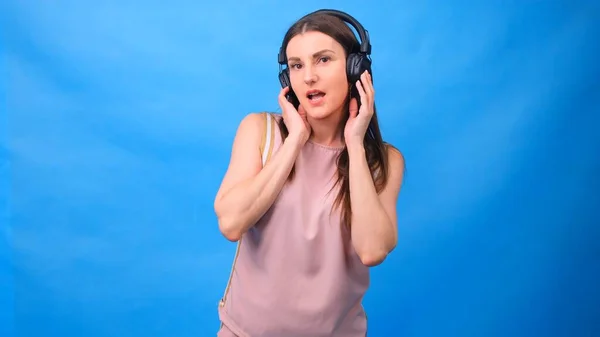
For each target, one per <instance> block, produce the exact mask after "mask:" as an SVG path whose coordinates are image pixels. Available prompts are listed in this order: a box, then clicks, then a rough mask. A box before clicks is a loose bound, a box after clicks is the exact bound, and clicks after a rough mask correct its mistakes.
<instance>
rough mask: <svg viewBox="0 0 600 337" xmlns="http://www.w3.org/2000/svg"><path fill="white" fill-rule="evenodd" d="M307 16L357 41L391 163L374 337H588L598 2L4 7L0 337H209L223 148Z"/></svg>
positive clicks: (268, 84) (594, 291) (599, 297)
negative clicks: (369, 49)
mask: <svg viewBox="0 0 600 337" xmlns="http://www.w3.org/2000/svg"><path fill="white" fill-rule="evenodd" d="M321 7H329V8H337V9H341V10H345V11H348V12H349V13H350V14H352V15H354V16H355V17H356V18H357V19H359V20H360V21H361V22H362V23H363V24H364V25H365V26H366V27H367V29H368V30H369V31H370V34H371V38H372V44H373V59H374V69H373V72H374V79H375V87H376V90H377V98H378V102H377V104H378V109H379V112H380V121H381V125H382V129H383V134H384V137H385V139H387V140H388V141H390V142H392V143H393V144H395V145H396V146H398V147H399V148H400V149H401V150H402V151H403V152H404V154H405V157H406V161H407V169H408V171H407V174H406V180H405V184H404V187H403V190H402V192H401V198H400V201H399V203H398V211H399V231H400V241H399V243H398V248H397V249H396V250H395V251H394V253H393V254H392V255H391V256H390V257H389V258H388V260H387V261H386V262H385V264H384V265H382V266H379V267H377V268H374V269H373V270H372V271H373V273H372V275H373V276H372V287H371V289H370V291H369V293H368V295H367V297H366V299H365V306H366V309H367V310H368V314H369V319H370V334H369V336H414V337H421V336H461V337H466V336H570V337H573V336H592V335H594V334H595V335H598V334H600V328H599V325H600V323H599V320H598V318H599V317H600V310H599V307H598V306H599V304H598V303H599V302H600V291H599V287H598V283H599V281H598V279H599V278H598V276H599V273H600V262H599V260H600V258H599V256H600V248H599V245H598V244H597V241H598V239H599V234H600V230H599V229H598V224H599V223H600V221H599V220H600V217H599V215H598V206H599V205H600V197H599V196H598V195H599V193H598V190H599V188H600V178H598V173H599V172H600V170H599V168H600V167H599V166H600V164H599V161H600V160H599V156H598V154H599V153H600V141H599V139H598V135H597V134H598V125H599V124H598V122H599V119H600V118H599V116H598V115H599V110H600V94H599V92H600V85H599V82H598V79H599V78H600V66H599V62H598V42H597V37H598V36H599V34H600V28H599V24H598V22H599V21H600V20H599V18H600V15H599V13H600V11H599V6H598V4H597V3H596V4H594V3H593V2H592V1H589V2H585V1H574V2H567V1H562V2H559V1H485V2H484V1H479V2H469V3H467V2H464V1H458V0H456V1H438V2H433V1H418V2H415V1H410V2H409V1H402V2H391V1H389V2H384V1H377V2H373V3H372V4H371V5H369V6H367V5H365V4H364V2H363V1H348V0H344V1H328V2H323V1H312V0H311V1H302V2H297V3H295V2H276V1H250V2H247V3H246V4H243V3H242V2H238V1H232V0H220V1H217V2H215V3H214V4H213V5H208V4H204V5H199V4H198V2H197V1H179V2H169V4H168V5H167V4H166V3H165V2H159V1H145V2H143V1H70V2H67V1H14V0H13V1H8V2H3V4H2V5H1V8H0V9H1V12H2V13H3V14H1V15H2V16H1V18H2V22H3V28H2V31H3V35H2V52H3V55H4V56H3V64H4V66H3V68H2V70H1V71H2V75H3V78H4V79H7V80H6V81H4V83H3V84H2V89H3V91H4V92H6V94H5V95H3V97H2V98H1V99H2V100H3V102H2V103H3V104H2V105H3V106H5V107H7V109H2V111H3V112H2V115H1V116H2V119H1V120H0V125H1V135H2V149H1V151H2V152H1V153H0V155H1V158H2V163H1V165H0V169H1V172H2V173H1V174H2V178H3V179H2V182H1V184H2V186H1V187H2V188H1V191H2V197H1V198H0V200H2V205H1V206H2V207H1V211H2V214H1V216H2V224H3V225H2V234H3V235H2V241H1V243H0V254H1V257H2V260H1V263H2V264H1V265H0V286H1V289H2V292H1V294H0V296H1V297H0V304H1V306H2V307H1V308H0V309H1V310H0V311H1V315H0V323H1V324H0V335H1V336H23V337H25V336H27V337H29V336H36V337H37V336H67V337H70V336H88V337H96V336H178V337H179V336H181V337H185V336H214V335H215V332H216V331H217V328H218V320H217V314H216V309H217V302H218V300H219V298H220V296H221V295H222V293H223V290H224V287H225V284H226V281H227V278H228V276H229V271H230V266H231V261H232V258H233V253H234V250H235V245H234V244H232V243H230V242H228V241H227V240H225V239H224V238H223V237H222V236H221V235H220V234H219V232H218V229H217V224H216V220H215V216H214V212H213V209H212V202H213V198H214V195H215V193H216V191H217V188H218V185H219V183H220V179H221V178H222V176H223V174H224V172H225V169H226V166H227V162H228V158H229V153H230V147H231V144H232V140H233V136H234V133H235V130H236V128H237V125H238V123H239V122H240V120H241V119H242V118H243V116H245V115H246V114H247V113H249V112H252V111H262V110H271V111H278V106H277V94H278V93H279V83H278V82H277V70H278V66H277V63H276V55H277V51H278V47H279V43H280V40H281V38H282V37H283V34H284V33H285V30H286V29H287V28H288V26H289V25H291V24H292V23H293V21H294V20H295V19H297V18H299V17H300V16H301V15H304V14H305V13H307V12H309V11H312V10H315V9H318V8H321ZM6 224H8V225H6Z"/></svg>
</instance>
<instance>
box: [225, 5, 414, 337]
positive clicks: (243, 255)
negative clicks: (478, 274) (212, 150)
mask: <svg viewBox="0 0 600 337" xmlns="http://www.w3.org/2000/svg"><path fill="white" fill-rule="evenodd" d="M342 19H343V20H342ZM346 22H349V23H351V24H353V25H355V26H356V27H357V28H358V29H359V32H360V35H361V38H362V39H361V40H362V41H361V42H359V41H358V39H357V38H356V37H355V36H354V34H353V32H352V30H351V29H350V27H349V26H348V25H347V24H346ZM369 52H370V45H369V43H368V35H367V34H366V33H364V32H363V31H362V27H361V26H360V25H359V24H358V22H355V20H354V19H353V18H352V17H350V16H348V15H347V14H345V13H342V12H338V11H332V10H322V11H317V12H314V13H311V14H309V15H307V16H305V17H303V18H301V19H300V20H299V21H297V22H296V23H295V24H294V25H292V27H291V28H290V29H289V30H288V32H287V34H286V35H285V38H284V40H283V44H282V47H281V50H280V63H285V64H286V65H287V67H286V68H285V69H283V70H282V71H281V73H280V80H281V82H282V86H284V88H283V89H282V90H281V92H280V94H279V104H280V106H281V108H282V114H281V115H279V114H271V113H251V114H248V115H247V116H246V117H245V118H244V119H243V120H242V122H241V123H240V125H239V128H238V131H237V134H236V137H235V140H234V144H233V149H232V153H231V159H230V164H229V167H228V169H227V172H226V174H225V177H224V179H223V182H222V184H221V187H220V189H219V191H218V193H217V196H216V199H215V205H214V207H215V212H216V214H217V217H218V223H219V229H220V231H221V233H223V235H224V236H225V237H226V238H227V239H228V240H230V241H237V242H238V249H237V252H236V255H235V260H234V265H233V269H232V271H231V276H230V279H229V282H228V284H227V288H226V290H225V296H224V297H223V299H222V300H221V302H220V305H219V317H220V320H221V323H222V324H221V329H220V330H219V332H218V336H224V337H225V336H227V337H231V336H238V337H255V336H256V337H258V336H260V337H271V336H273V337H283V336H285V337H300V336H310V337H315V336H344V337H354V336H356V337H358V336H361V337H363V336H366V331H367V320H366V314H365V311H364V310H363V307H362V304H361V301H362V298H363V295H364V294H365V292H366V290H367V288H368V286H369V267H371V266H375V265H378V264H380V263H381V262H382V261H383V260H384V259H385V257H386V256H387V255H388V254H389V253H390V251H392V249H393V248H394V247H395V245H396V242H397V235H398V234H397V226H396V202H397V198H398V194H399V191H400V186H401V183H402V178H403V173H404V160H403V157H402V155H401V154H400V152H399V151H398V150H396V149H395V148H394V147H392V146H391V145H388V144H386V143H384V142H383V140H382V138H381V134H380V131H379V126H378V124H377V115H376V112H375V104H374V89H373V83H372V79H371V74H370V60H369V59H368V57H367V55H368V53H369ZM290 84H291V88H290Z"/></svg>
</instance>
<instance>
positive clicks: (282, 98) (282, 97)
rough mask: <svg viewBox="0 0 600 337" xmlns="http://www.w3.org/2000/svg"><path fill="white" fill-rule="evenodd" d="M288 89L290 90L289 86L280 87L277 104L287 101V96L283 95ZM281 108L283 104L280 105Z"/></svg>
mask: <svg viewBox="0 0 600 337" xmlns="http://www.w3.org/2000/svg"><path fill="white" fill-rule="evenodd" d="M289 90H290V88H289V87H285V88H281V90H280V91H279V96H278V99H279V104H281V105H283V103H284V102H285V101H287V98H286V97H285V95H286V94H287V93H288V91H289ZM282 108H283V106H282Z"/></svg>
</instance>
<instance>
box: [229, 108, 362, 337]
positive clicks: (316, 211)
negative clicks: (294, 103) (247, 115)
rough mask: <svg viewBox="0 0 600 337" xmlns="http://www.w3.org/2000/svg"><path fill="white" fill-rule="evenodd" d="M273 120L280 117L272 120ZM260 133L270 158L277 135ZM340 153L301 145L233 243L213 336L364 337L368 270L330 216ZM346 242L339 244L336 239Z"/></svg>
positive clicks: (334, 214)
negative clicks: (268, 202)
mask: <svg viewBox="0 0 600 337" xmlns="http://www.w3.org/2000/svg"><path fill="white" fill-rule="evenodd" d="M273 117H275V119H276V120H277V121H279V119H280V118H281V116H280V115H273ZM270 126H271V127H268V128H267V130H270V131H271V134H270V135H267V144H266V146H265V147H266V148H267V149H268V148H269V143H268V142H269V137H272V140H273V144H272V154H273V155H274V154H275V153H276V152H277V150H278V149H279V148H280V146H281V142H282V138H281V134H280V132H279V129H278V127H277V126H276V125H275V121H273V122H272V124H271V125H270ZM340 152H341V148H330V147H325V146H321V145H318V144H315V143H312V142H311V141H308V142H307V143H306V145H305V146H304V148H303V149H302V150H301V152H300V154H299V156H298V158H297V160H296V165H295V176H294V178H293V180H291V181H289V182H287V183H286V185H285V186H284V188H283V189H282V191H281V193H280V194H279V196H278V198H277V199H276V201H275V202H274V204H273V206H272V207H271V208H270V209H269V210H268V211H267V213H266V214H265V215H264V216H263V217H262V218H261V219H260V220H259V221H258V223H257V224H256V225H255V226H254V227H252V228H251V229H250V230H249V231H248V232H247V233H246V234H244V235H243V237H242V239H241V240H240V242H238V251H237V253H236V258H235V261H234V266H233V269H232V273H231V278H230V282H229V284H228V287H227V289H226V293H225V296H224V298H223V299H222V300H221V302H220V305H219V318H220V320H221V323H222V324H221V330H220V331H219V333H218V336H227V337H231V336H237V337H259V336H260V337H283V336H285V337H304V336H306V337H308V336H310V337H317V336H328V337H330V336H344V337H359V336H360V337H364V336H365V335H366V330H367V319H366V315H365V312H364V310H363V307H362V298H363V295H364V294H365V291H366V290H367V288H368V286H369V269H368V267H366V266H364V265H363V264H362V263H361V261H360V259H359V258H358V256H357V255H356V253H355V252H354V250H353V248H352V244H351V243H350V241H349V235H347V233H346V234H343V232H347V230H345V229H344V228H342V226H341V225H340V213H339V210H338V209H337V208H336V209H335V210H333V212H332V211H331V207H332V203H333V200H334V199H335V197H336V195H337V191H338V190H337V188H334V189H333V190H332V191H331V192H329V191H330V190H331V187H332V186H333V184H334V183H335V172H336V159H337V156H338V154H339V153H340ZM344 238H347V239H346V240H347V241H346V243H345V244H344V242H343V240H344Z"/></svg>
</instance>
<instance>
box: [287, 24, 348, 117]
mask: <svg viewBox="0 0 600 337" xmlns="http://www.w3.org/2000/svg"><path fill="white" fill-rule="evenodd" d="M286 55H287V56H288V67H289V71H290V81H291V85H292V90H293V91H294V93H295V94H296V96H297V97H298V100H299V101H300V105H302V107H303V108H304V110H306V113H307V115H308V117H309V118H311V119H323V118H327V117H329V116H331V115H332V114H340V113H341V111H342V108H343V106H344V102H345V100H346V97H347V94H348V79H347V77H346V55H345V52H344V49H343V47H342V45H340V44H339V43H338V42H337V41H335V40H334V39H333V38H331V37H330V36H329V35H326V34H324V33H321V32H315V31H310V32H305V33H302V34H298V35H296V36H294V37H293V38H292V39H291V40H290V42H289V43H288V45H287V48H286Z"/></svg>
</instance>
